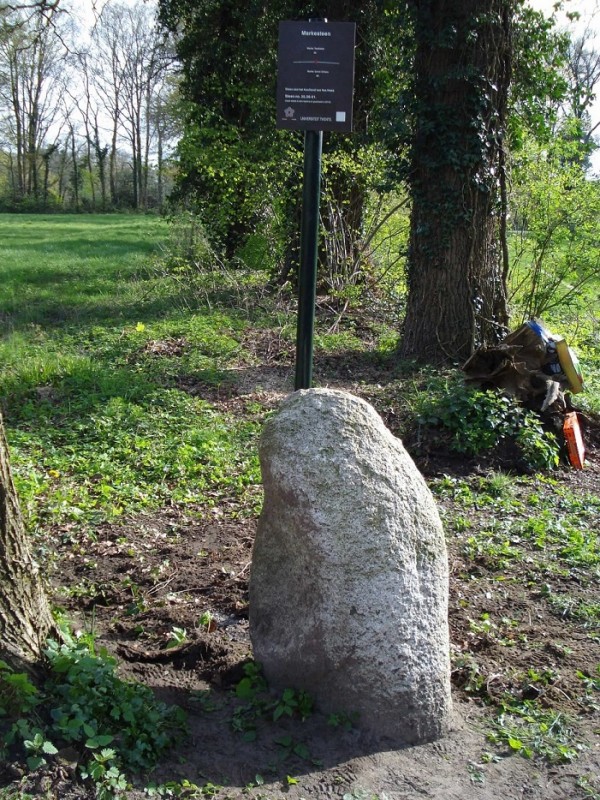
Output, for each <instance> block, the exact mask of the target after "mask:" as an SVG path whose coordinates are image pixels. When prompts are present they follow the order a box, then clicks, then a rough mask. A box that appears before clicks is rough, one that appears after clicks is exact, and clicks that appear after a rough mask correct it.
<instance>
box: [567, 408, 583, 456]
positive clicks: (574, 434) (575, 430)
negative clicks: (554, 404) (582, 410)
mask: <svg viewBox="0 0 600 800" xmlns="http://www.w3.org/2000/svg"><path fill="white" fill-rule="evenodd" d="M563 433H564V435H565V441H566V443H567V453H568V455H569V461H570V462H571V466H572V467H575V469H583V464H584V461H585V445H584V444H583V436H582V435H581V428H580V427H579V420H578V419H577V414H576V413H575V411H571V412H569V413H568V414H567V415H566V416H565V421H564V423H563Z"/></svg>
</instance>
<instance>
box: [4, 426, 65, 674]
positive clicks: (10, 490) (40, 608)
mask: <svg viewBox="0 0 600 800" xmlns="http://www.w3.org/2000/svg"><path fill="white" fill-rule="evenodd" d="M51 632H55V624H54V621H53V619H52V614H51V611H50V605H49V603H48V599H47V597H46V593H45V591H44V585H43V581H42V578H41V576H40V571H39V566H38V564H37V563H36V562H35V560H34V558H33V556H32V553H31V548H30V546H29V542H28V539H27V534H26V532H25V526H24V524H23V517H22V515H21V509H20V507H19V501H18V498H17V493H16V490H15V485H14V482H13V479H12V475H11V471H10V464H9V458H8V445H7V442H6V436H5V433H4V426H3V423H2V418H1V417H0V659H2V660H3V661H6V662H7V663H8V664H9V665H10V666H11V667H12V668H13V669H16V670H18V671H23V670H28V671H30V670H32V669H33V668H34V667H35V665H36V664H37V663H38V662H39V661H40V660H41V658H42V648H43V646H44V643H45V641H46V638H47V637H48V635H49V634H50V633H51Z"/></svg>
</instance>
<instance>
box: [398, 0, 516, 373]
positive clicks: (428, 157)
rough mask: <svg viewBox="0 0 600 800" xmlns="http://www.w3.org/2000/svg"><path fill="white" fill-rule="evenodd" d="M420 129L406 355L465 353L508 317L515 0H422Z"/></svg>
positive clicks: (444, 357) (436, 357) (448, 357)
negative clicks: (505, 185) (503, 219)
mask: <svg viewBox="0 0 600 800" xmlns="http://www.w3.org/2000/svg"><path fill="white" fill-rule="evenodd" d="M414 7H415V10H416V45H417V49H416V56H415V75H416V97H417V108H416V131H415V139H414V142H413V151H412V171H411V176H410V189H411V195H412V201H413V210H412V217H411V235H410V252H409V264H408V283H409V294H408V304H407V311H406V320H405V329H404V336H403V341H402V345H401V355H402V356H403V357H405V358H416V359H419V360H424V361H430V362H443V361H453V360H464V359H466V358H468V356H469V355H471V353H472V352H473V350H474V349H475V348H476V347H478V346H480V345H484V344H489V343H492V342H496V341H498V339H499V338H501V336H502V335H503V334H504V332H505V330H506V325H507V322H508V314H507V309H506V286H505V281H504V275H503V265H502V258H501V247H500V241H499V220H500V216H501V213H502V209H501V204H500V202H499V175H500V160H501V148H502V139H503V135H504V126H505V120H506V102H507V94H508V88H509V84H510V57H511V24H512V3H511V0H414Z"/></svg>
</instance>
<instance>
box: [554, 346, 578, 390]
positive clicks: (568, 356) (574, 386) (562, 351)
mask: <svg viewBox="0 0 600 800" xmlns="http://www.w3.org/2000/svg"><path fill="white" fill-rule="evenodd" d="M552 339H553V341H554V342H555V344H556V353H557V355H558V362H559V364H560V367H561V369H562V371H563V372H564V373H565V375H566V376H567V380H568V381H569V388H570V389H571V391H572V392H573V394H578V393H579V392H582V391H583V374H582V372H581V367H580V366H579V361H578V360H577V356H576V355H575V353H574V352H573V351H572V350H571V348H570V347H569V345H568V344H567V343H566V342H565V340H564V338H563V337H562V336H553V337H552Z"/></svg>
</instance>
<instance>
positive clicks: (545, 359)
mask: <svg viewBox="0 0 600 800" xmlns="http://www.w3.org/2000/svg"><path fill="white" fill-rule="evenodd" d="M463 371H464V373H465V375H466V380H467V381H469V382H472V383H477V384H479V385H480V386H481V387H482V388H485V389H489V388H495V389H499V390H501V391H503V392H505V393H506V394H508V395H510V396H511V397H514V398H515V399H517V400H518V401H519V402H521V403H522V404H523V405H525V406H526V407H527V408H530V409H532V410H534V411H537V412H539V413H540V416H542V417H543V418H546V419H548V421H550V422H551V423H552V424H553V427H555V428H560V430H561V431H562V434H563V436H564V440H565V444H566V448H567V453H568V456H569V461H570V463H571V465H572V466H573V467H575V468H576V469H581V468H582V467H583V465H584V459H585V447H584V443H583V436H582V433H581V426H580V424H579V412H578V411H577V409H575V408H573V405H572V401H571V395H572V394H578V393H579V392H581V391H583V376H582V373H581V367H580V366H579V362H578V360H577V356H576V355H575V353H574V352H573V350H571V348H570V347H569V346H568V344H567V342H566V341H565V339H564V337H562V336H558V335H555V334H553V333H551V332H550V331H549V330H548V328H546V326H545V325H544V324H543V323H542V322H541V321H540V320H537V319H534V320H528V321H527V322H526V323H525V324H524V325H521V327H520V328H518V329H517V330H516V331H513V332H512V333H510V334H509V335H508V336H506V338H505V339H503V340H502V342H500V344H498V345H496V346H495V347H481V348H479V349H478V350H476V351H475V353H473V355H472V356H471V358H469V360H468V361H467V362H466V364H465V365H464V366H463Z"/></svg>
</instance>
